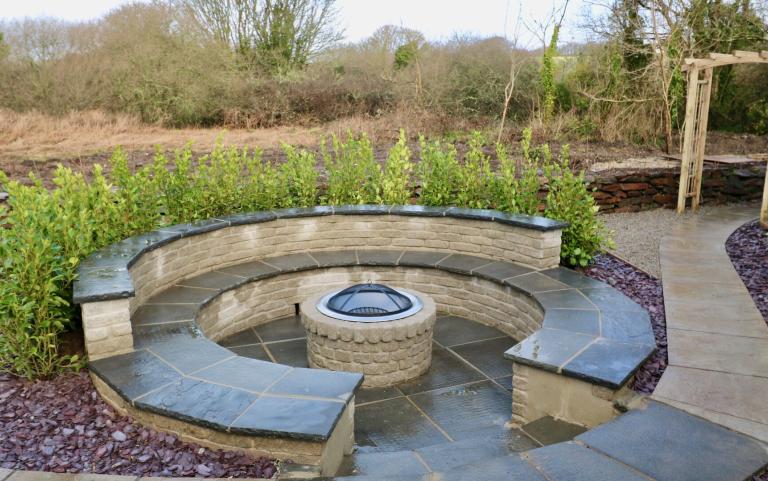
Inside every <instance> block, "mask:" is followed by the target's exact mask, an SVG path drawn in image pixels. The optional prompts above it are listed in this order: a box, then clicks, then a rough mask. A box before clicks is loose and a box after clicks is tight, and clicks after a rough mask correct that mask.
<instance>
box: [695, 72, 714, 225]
mask: <svg viewBox="0 0 768 481" xmlns="http://www.w3.org/2000/svg"><path fill="white" fill-rule="evenodd" d="M704 80H705V81H706V83H705V84H704V85H703V86H702V87H701V95H700V97H699V118H698V119H697V120H698V122H699V127H698V129H696V130H697V134H698V136H699V138H698V139H697V140H696V152H695V155H696V157H695V158H694V171H693V172H694V177H693V183H694V186H693V200H692V201H691V209H693V211H694V212H696V211H698V210H699V205H701V179H702V177H703V176H704V151H705V148H706V145H707V124H708V123H709V99H710V97H711V96H712V69H711V68H709V69H707V70H705V71H704Z"/></svg>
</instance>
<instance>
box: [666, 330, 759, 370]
mask: <svg viewBox="0 0 768 481" xmlns="http://www.w3.org/2000/svg"><path fill="white" fill-rule="evenodd" d="M767 330H768V329H767ZM667 343H668V346H669V363H670V365H672V366H681V367H690V368H696V369H705V370H709V371H718V372H725V373H733V374H745V375H749V376H758V377H762V378H764V379H768V339H765V338H763V339H760V338H754V337H745V336H734V335H727V334H716V333H709V332H698V331H683V330H679V329H667ZM702 346H706V348H705V349H702Z"/></svg>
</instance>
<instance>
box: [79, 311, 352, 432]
mask: <svg viewBox="0 0 768 481" xmlns="http://www.w3.org/2000/svg"><path fill="white" fill-rule="evenodd" d="M149 337H151V339H149ZM90 368H91V371H92V372H93V373H94V374H96V375H97V376H98V377H99V378H100V379H101V380H103V381H104V382H105V383H106V384H107V385H108V386H109V387H110V388H112V389H113V390H114V391H115V392H116V393H117V394H118V395H119V396H120V397H121V398H123V400H125V401H126V402H128V403H129V404H131V405H132V406H135V407H137V408H140V409H143V410H146V411H149V412H152V413H155V414H160V415H163V416H167V417H170V418H174V419H178V420H181V421H185V422H189V423H192V424H196V425H199V426H202V427H205V428H210V429H213V430H216V431H222V432H226V433H231V434H243V435H249V436H262V437H285V438H292V439H299V440H307V441H327V440H328V439H329V438H330V436H331V434H332V433H333V430H334V428H335V427H336V424H337V423H338V421H339V419H340V417H341V416H342V414H343V412H344V410H345V409H346V407H347V404H348V403H349V402H350V401H351V400H352V399H353V398H354V394H355V392H356V391H357V389H358V388H359V386H360V385H361V384H362V381H363V376H362V375H361V374H357V373H345V372H332V371H324V370H318V369H303V368H294V367H290V366H284V365H282V364H276V363H272V362H266V361H259V360H256V359H249V358H246V357H240V356H236V355H234V354H233V353H232V352H231V351H229V350H228V349H225V348H223V347H220V346H219V345H218V344H216V343H214V342H213V341H210V340H209V339H207V338H205V337H204V336H202V335H201V334H200V332H199V331H198V330H197V329H196V328H195V327H194V324H193V323H191V322H190V323H176V324H174V325H173V326H172V327H169V328H167V329H164V330H163V332H162V334H161V335H157V333H155V335H154V336H148V339H146V340H145V342H144V343H143V347H142V348H140V349H138V350H136V351H133V352H130V353H127V354H121V355H118V356H113V357H108V358H104V359H99V360H96V361H92V362H91V363H90ZM310 387H311V389H309V388H310Z"/></svg>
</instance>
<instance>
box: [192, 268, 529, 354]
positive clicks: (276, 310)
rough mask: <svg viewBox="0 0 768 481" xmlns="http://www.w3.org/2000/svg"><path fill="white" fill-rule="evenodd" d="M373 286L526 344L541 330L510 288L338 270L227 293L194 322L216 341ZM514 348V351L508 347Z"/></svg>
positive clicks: (436, 273) (460, 279) (433, 276)
mask: <svg viewBox="0 0 768 481" xmlns="http://www.w3.org/2000/svg"><path fill="white" fill-rule="evenodd" d="M369 280H370V281H372V282H376V283H382V284H388V285H391V286H395V287H401V288H406V289H413V290H415V291H419V292H423V293H425V294H427V295H429V296H430V297H432V299H434V301H435V304H436V305H437V310H438V311H440V312H442V313H445V314H451V315H456V316H461V317H466V318H470V319H472V320H474V321H477V322H480V323H482V324H485V325H488V326H491V327H494V328H496V329H498V330H500V331H502V332H504V333H505V334H507V335H509V336H510V337H512V338H513V339H524V338H526V337H528V336H529V335H530V334H531V333H533V332H534V331H535V330H537V329H539V328H540V327H541V323H542V319H543V317H544V313H543V310H542V308H541V306H540V305H539V304H538V302H536V301H535V300H534V299H533V298H531V297H529V296H527V295H525V294H523V293H521V292H520V291H519V290H517V289H514V288H512V287H509V286H503V285H500V284H498V283H496V282H490V281H487V280H484V279H480V278H477V277H471V276H465V275H460V274H453V273H450V272H445V271H440V270H436V269H420V268H411V267H407V268H405V267H394V268H393V267H364V266H356V267H335V268H331V269H318V270H313V271H305V272H297V273H294V274H283V275H280V276H277V277H273V278H269V279H264V280H261V281H255V282H250V283H248V284H245V285H243V286H240V287H238V288H236V289H233V290H230V291H227V292H224V293H223V294H221V295H220V296H218V297H216V298H215V299H214V300H213V301H211V302H210V303H208V304H207V305H206V306H204V307H203V308H202V309H201V310H200V311H199V312H198V315H197V318H196V321H197V325H198V326H199V327H200V329H202V330H203V332H204V333H205V335H206V337H208V338H209V339H212V340H214V341H216V340H219V339H223V338H225V337H227V336H229V335H232V334H235V333H237V332H240V331H243V330H244V329H247V328H248V327H252V326H257V325H260V324H264V323H266V322H269V321H271V320H274V319H277V318H279V317H283V316H289V315H292V314H293V313H294V311H295V305H296V304H298V303H301V302H303V301H304V300H305V299H307V298H308V297H311V296H314V295H317V294H320V293H323V292H328V291H331V290H333V289H341V288H343V287H348V286H350V285H352V284H357V283H360V282H367V281H369ZM510 347H511V346H510Z"/></svg>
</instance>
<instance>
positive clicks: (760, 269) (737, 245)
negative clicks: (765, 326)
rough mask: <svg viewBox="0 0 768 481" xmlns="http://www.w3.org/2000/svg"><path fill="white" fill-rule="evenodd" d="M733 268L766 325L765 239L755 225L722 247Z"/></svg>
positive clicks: (767, 270) (767, 265)
mask: <svg viewBox="0 0 768 481" xmlns="http://www.w3.org/2000/svg"><path fill="white" fill-rule="evenodd" d="M725 250H726V251H727V252H728V255H729V256H730V258H731V262H732V263H733V267H735V268H736V272H738V273H739V276H741V280H742V281H744V285H745V286H747V290H749V294H750V295H751V296H752V299H753V300H754V301H755V305H757V308H758V309H760V312H761V313H762V314H763V318H764V319H765V322H766V323H768V235H766V231H765V230H764V229H763V228H762V227H761V226H760V223H759V222H758V221H756V220H755V221H752V222H747V223H746V224H744V225H743V226H741V227H739V228H738V229H736V231H734V233H733V234H731V236H730V237H729V238H728V241H726V243H725Z"/></svg>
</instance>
